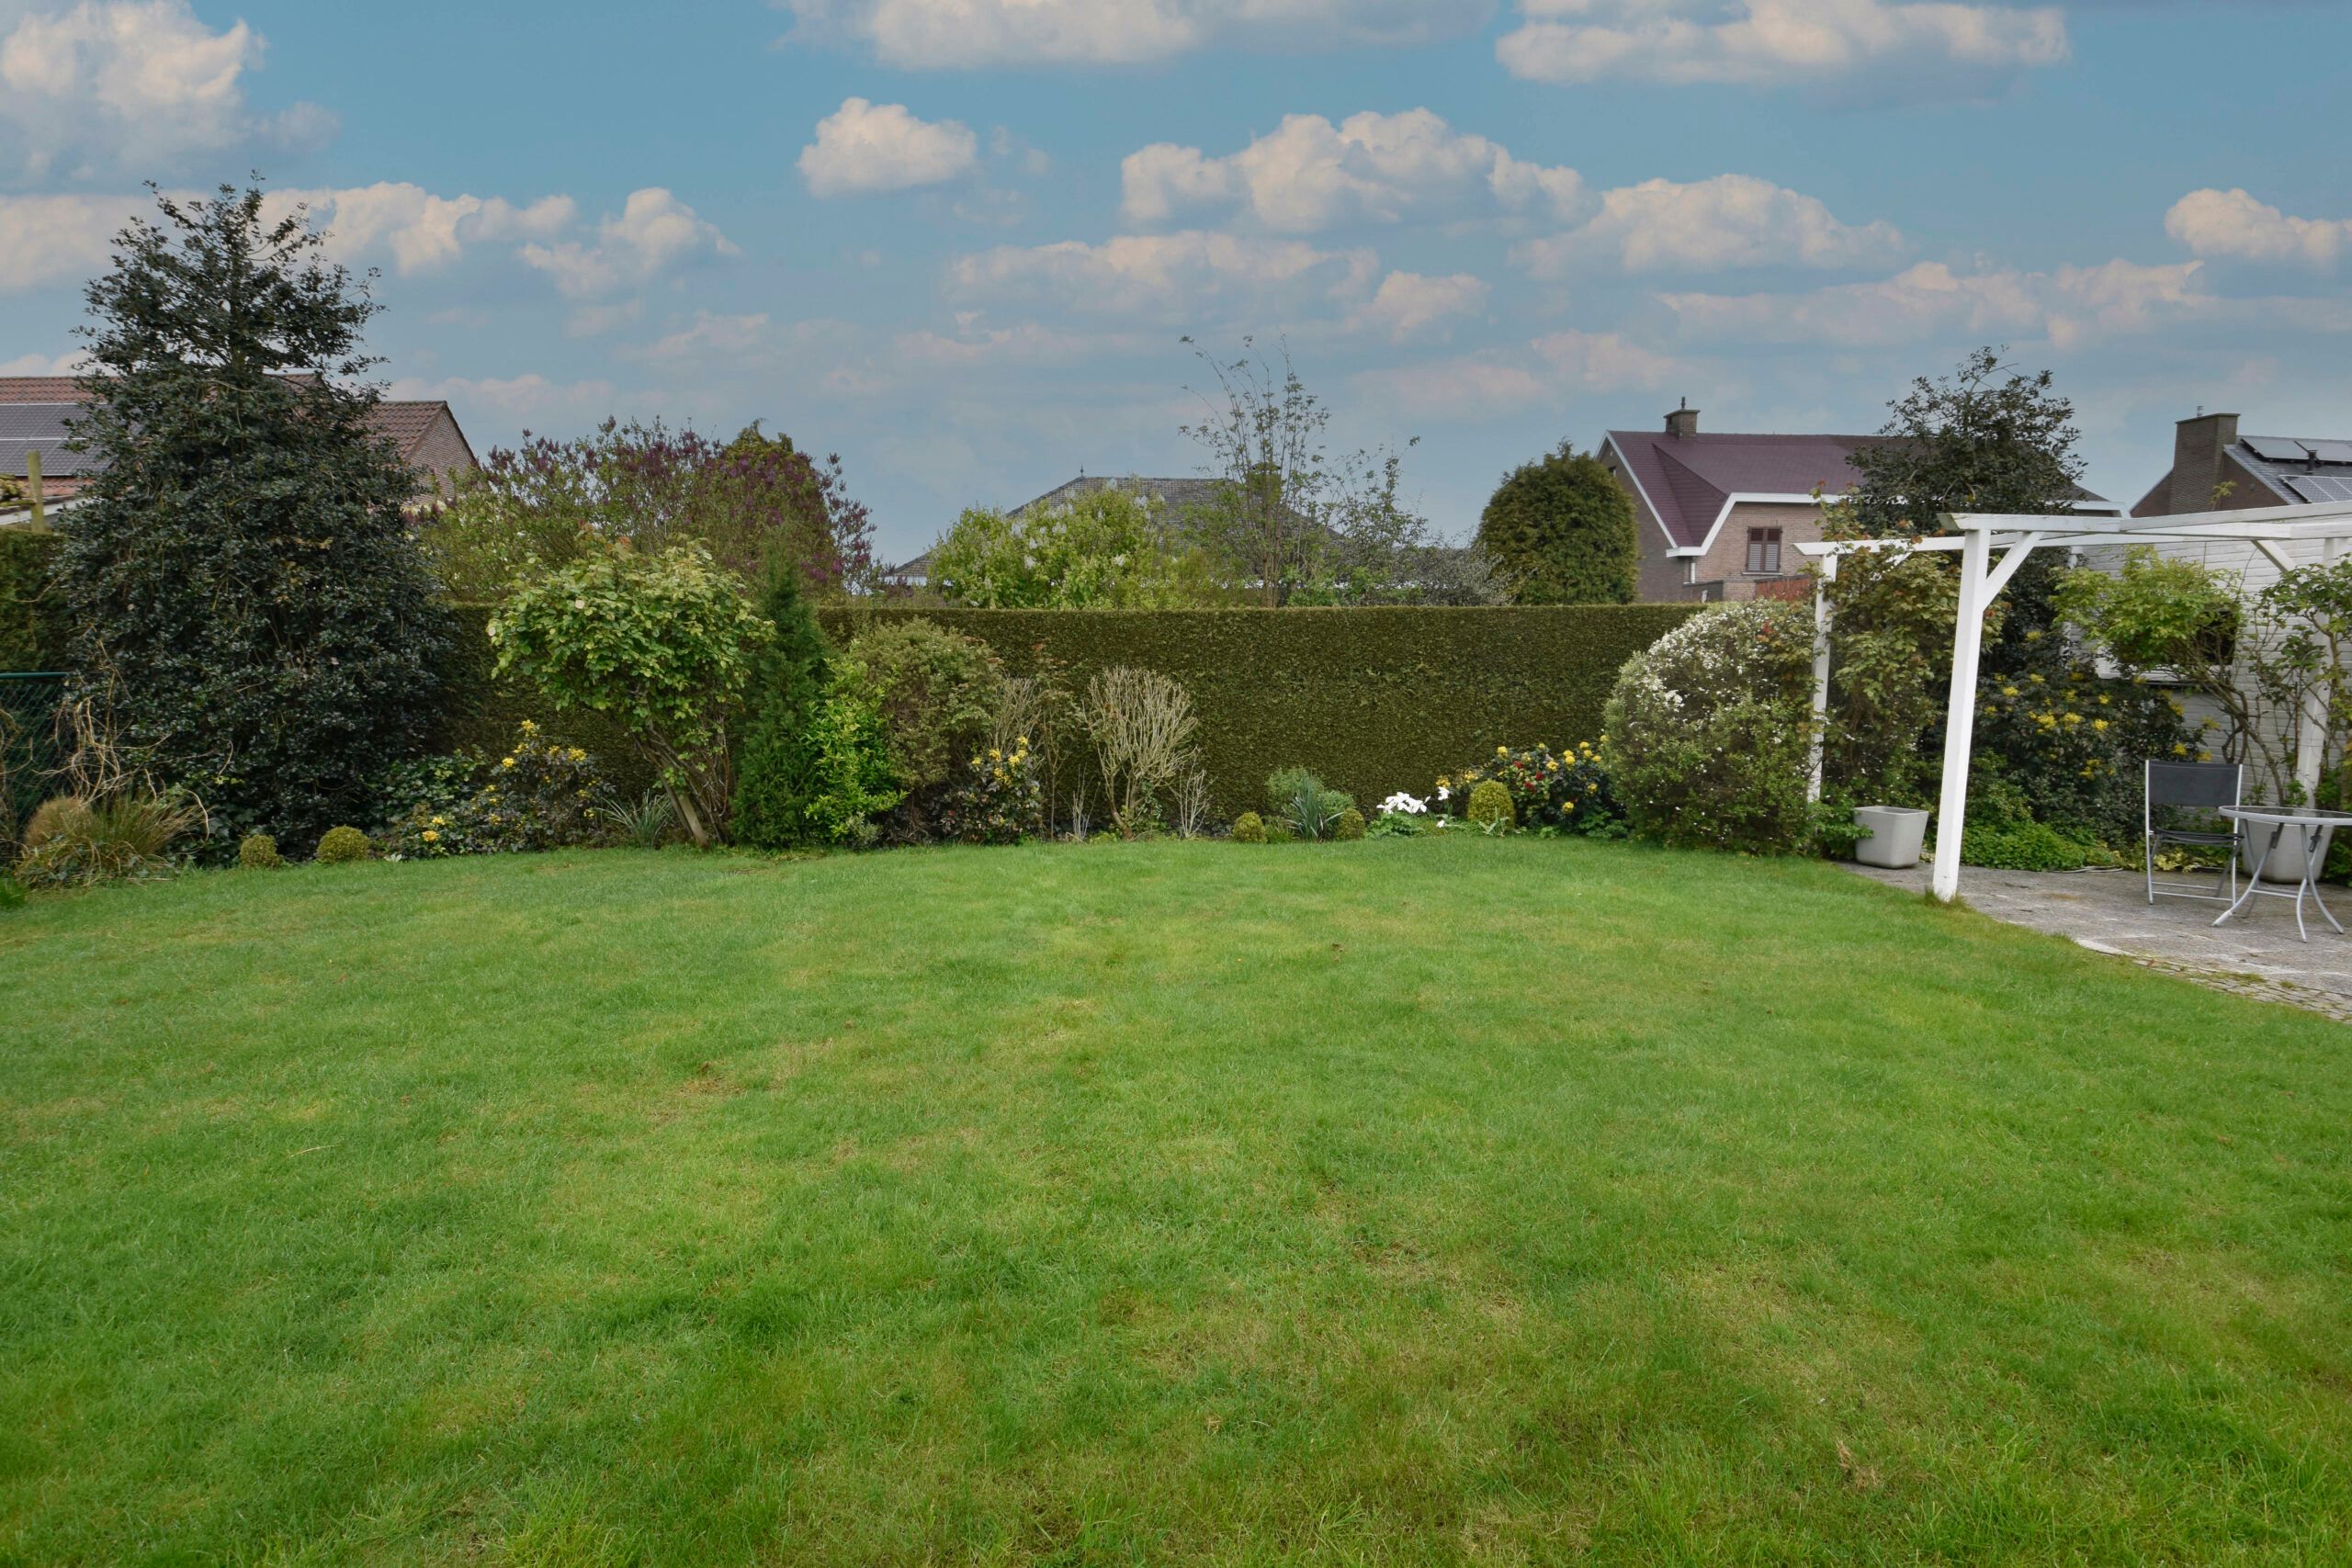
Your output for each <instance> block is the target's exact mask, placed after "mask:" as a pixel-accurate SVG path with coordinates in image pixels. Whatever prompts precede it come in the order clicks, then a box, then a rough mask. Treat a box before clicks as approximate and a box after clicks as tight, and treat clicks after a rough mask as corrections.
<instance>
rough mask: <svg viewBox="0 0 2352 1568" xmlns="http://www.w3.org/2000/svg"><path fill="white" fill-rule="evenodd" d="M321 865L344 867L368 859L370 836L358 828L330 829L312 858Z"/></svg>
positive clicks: (320, 841)
mask: <svg viewBox="0 0 2352 1568" xmlns="http://www.w3.org/2000/svg"><path fill="white" fill-rule="evenodd" d="M312 858H313V859H315V860H316V861H317V862H318V863H320V864H321V865H344V864H346V863H350V862H352V861H356V860H366V859H367V858H368V835H367V834H365V833H363V832H361V831H360V830H359V829H356V828H330V829H327V833H326V837H325V838H323V839H321V840H319V852H318V853H317V854H316V855H315V856H313V857H312Z"/></svg>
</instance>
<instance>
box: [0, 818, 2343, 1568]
mask: <svg viewBox="0 0 2352 1568" xmlns="http://www.w3.org/2000/svg"><path fill="white" fill-rule="evenodd" d="M0 1007H5V1016H0V1086H5V1104H6V1117H7V1122H6V1143H5V1150H4V1152H0V1561H5V1562H25V1563H36V1562H38V1563H51V1562H92V1563H96V1562H106V1563H119V1562H129V1563H140V1562H190V1563H198V1562H200V1563H214V1562H275V1563H295V1562H301V1563H312V1562H316V1563H328V1562H334V1563H342V1562H449V1561H452V1560H456V1561H464V1562H475V1561H479V1562H515V1563H537V1564H558V1563H563V1564H583V1563H622V1562H680V1563H697V1564H699V1563H727V1562H963V1561H967V1560H968V1561H983V1562H1129V1561H1180V1562H1181V1561H1193V1562H1220V1563H1239V1562H1431V1561H1451V1560H1465V1561H1476V1562H1555V1561H1573V1560H1577V1559H1588V1560H1591V1561H1598V1562H1628V1561H1633V1562H1645V1561H1672V1562H1682V1561H1728V1562H1768V1561H1769V1562H1780V1561H1789V1560H1809V1561H1817V1562H1915V1561H1934V1562H1984V1561H2018V1562H2145V1561H2171V1562H2215V1561H2244V1562H2343V1561H2346V1560H2352V1476H2348V1475H2347V1465H2352V1157H2347V1139H2352V1133H2347V1127H2352V1033H2348V1032H2346V1031H2345V1030H2343V1029H2341V1028H2340V1027H2338V1026H2336V1025H2335V1024H2332V1023H2329V1022H2326V1021H2323V1020H2320V1019H2317V1018H2314V1017H2309V1016H2305V1015H2302V1014H2299V1013H2293V1012H2289V1011H2285V1010H2275V1009H2271V1008H2267V1007H2265V1006H2262V1005H2260V1004H2256V1003H2253V1002H2249V1001H2245V1000H2243V999H2241V998H2234V997H2229V996H2223V995H2219V994H2216V993H2213V992H2210V991H2206V990H2202V989H2199V988H2196V987H2190V986H2188V985H2185V984H2181V983H2179V982H2177V981H2173V980H2170V979H2166V978H2163V977H2160V976H2152V975H2148V974H2144V973H2143V972H2141V971H2139V970H2137V969H2134V968H2131V967H2130V966H2128V965H2125V964H2120V963H2118V962H2116V961H2113V960H2109V959H2102V958H2098V957H2095V956H2093V955H2090V954H2087V953H2082V952H2079V951H2077V950H2075V949H2073V948H2071V947H2068V946H2066V945H2064V944H2063V943H2060V942H2053V941H2048V940H2044V939H2041V938H2037V937H2032V936H2029V935H2026V934H2024V933H2021V932H2018V931H2011V930H2008V929H2006V928H2003V927H1998V926H1996V925H1994V924H1992V923H1990V922H1989V921H1986V920H1984V919H1979V918H1977V917H1975V916H1973V915H1971V914H1968V913H1966V912H1964V911H1949V910H1940V909H1937V908H1931V907H1929V906H1928V905H1926V904H1924V903H1922V902H1919V901H1917V900H1915V899H1911V898H1907V897H1902V896H1899V895H1896V894H1894V893H1892V892H1890V891H1887V890H1885V889H1883V888H1880V887H1877V886H1870V885H1866V884H1864V883H1862V882H1860V880H1859V879H1855V878H1851V877H1849V876H1847V875H1845V874H1841V873H1839V872H1838V871H1837V870H1835V869H1834V868H1828V867H1824V866H1820V865H1815V864H1805V863H1785V864H1781V863H1758V862H1752V861H1741V860H1736V859H1730V858H1702V857H1691V856H1680V855H1674V854H1668V853H1663V852H1651V851H1645V850H1642V849H1638V848H1629V847H1622V846H1605V845H1589V844H1583V843H1574V842H1571V843H1559V842H1538V841H1532V840H1516V841H1505V842H1495V841H1489V840H1483V839H1465V840H1455V841H1449V842H1429V841H1421V842H1374V843H1366V844H1358V845H1348V846H1296V847H1290V848H1278V849H1265V850H1245V849H1240V848H1237V847H1233V846H1227V845H1211V844H1162V845H1153V846H1143V847H1132V848H1119V847H1110V848H1088V849H1072V848H1040V849H1024V850H1018V851H1001V850H1000V851H939V852H908V853H899V854H890V855H877V856H869V857H864V858H854V859H850V858H842V859H832V860H826V861H821V862H804V863H765V862H759V861H752V860H743V859H732V858H726V857H712V858H696V857H694V856H690V855H685V854H676V853H673V854H663V855H644V854H632V853H626V852H604V853H580V854H567V855H557V856H548V857H543V858H515V859H506V860H499V861H473V862H464V863H440V864H427V865H420V864H410V865H370V866H361V867H351V868H343V869H338V870H328V869H306V870H298V871H288V872H283V873H276V874H263V873H250V874H202V875H195V876H190V877H188V878H187V879H185V880H184V881H182V882H180V883H177V884H175V885H172V886H163V887H153V888H145V889H131V890H122V891H114V892H106V893H100V894H96V895H91V896H87V897H76V898H70V899H55V900H39V901H36V902H35V903H34V904H32V905H31V906H29V907H28V908H25V909H22V910H18V911H16V912H14V913H0Z"/></svg>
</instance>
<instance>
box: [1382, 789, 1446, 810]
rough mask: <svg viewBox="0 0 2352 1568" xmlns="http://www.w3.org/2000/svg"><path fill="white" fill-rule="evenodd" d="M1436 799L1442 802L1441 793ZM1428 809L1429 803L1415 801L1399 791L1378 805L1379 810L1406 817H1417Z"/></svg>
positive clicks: (1442, 796)
mask: <svg viewBox="0 0 2352 1568" xmlns="http://www.w3.org/2000/svg"><path fill="white" fill-rule="evenodd" d="M1438 798H1439V799H1440V800H1442V799H1444V798H1445V796H1444V795H1443V794H1442V793H1441V794H1440V795H1439V796H1438ZM1429 808H1430V803H1429V802H1428V801H1426V800H1416V799H1414V798H1413V797H1412V796H1411V795H1407V794H1406V793H1405V792H1404V791H1403V790H1401V789H1400V790H1398V791H1397V793H1396V794H1395V795H1390V796H1389V797H1388V798H1387V799H1386V800H1384V801H1382V802H1381V803H1380V809H1381V810H1383V811H1394V812H1397V813H1398V814H1399V815H1402V816H1406V817H1419V816H1420V815H1422V814H1423V813H1424V812H1426V811H1428V810H1429Z"/></svg>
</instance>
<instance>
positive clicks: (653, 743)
mask: <svg viewBox="0 0 2352 1568" xmlns="http://www.w3.org/2000/svg"><path fill="white" fill-rule="evenodd" d="M773 637H775V627H774V626H771V625H770V624H769V623H768V621H767V620H766V619H765V618H764V617H763V616H762V615H760V614H759V613H758V612H757V611H755V610H753V609H752V607H751V605H750V604H746V603H745V602H744V593H743V585H742V583H741V581H739V580H737V578H736V577H735V576H734V574H733V573H731V572H728V571H724V570H720V569H719V568H718V567H716V566H714V565H712V564H711V559H710V556H709V554H708V552H707V551H706V550H705V549H704V548H703V547H702V546H701V545H700V544H699V543H694V542H689V543H686V544H682V545H673V546H671V547H669V548H667V549H665V550H663V551H662V552H661V553H660V554H658V555H645V554H642V553H640V552H639V551H638V550H636V549H634V548H632V547H630V546H629V544H628V541H627V540H621V541H618V542H616V543H615V544H614V545H612V546H610V547H606V548H604V549H601V550H598V551H597V552H596V553H595V554H594V555H590V556H583V557H581V558H578V559H576V560H574V561H572V562H571V563H570V564H569V565H566V566H560V567H557V568H555V569H554V570H550V571H547V572H544V573H542V574H540V575H539V576H537V577H535V578H533V579H531V580H530V581H527V582H526V583H524V584H523V586H521V587H520V588H518V589H516V590H515V593H514V595H513V596H512V597H511V598H509V599H508V601H507V602H506V604H505V605H504V606H503V608H502V609H501V610H500V611H499V613H498V614H497V615H495V616H494V617H492V620H491V623H490V640H491V643H492V646H493V647H494V648H496V649H498V673H500V674H501V675H520V676H524V677H526V678H528V679H529V680H531V681H534V682H537V685H538V687H539V689H540V690H541V691H542V692H544V693H545V694H547V697H548V701H549V702H551V703H553V704H554V705H555V706H556V708H557V709H558V710H559V711H569V710H573V709H580V708H586V709H590V710H592V711H594V712H596V713H601V714H605V715H606V716H609V717H610V718H612V719H613V720H614V721H615V722H616V723H617V724H619V725H620V726H621V728H623V729H624V730H626V731H627V732H628V738H629V742H630V744H631V745H632V746H634V747H635V748H636V749H637V751H638V753H639V755H640V756H641V757H643V758H644V759H645V760H646V761H648V762H649V763H650V764H651V765H652V767H653V768H654V770H655V773H657V775H658V776H659V777H660V779H661V781H662V787H664V788H665V789H667V790H668V791H669V792H670V798H671V800H672V801H673V803H674V804H675V805H676V807H677V808H678V820H679V821H680V822H682V823H684V825H685V829H686V832H687V835H688V836H689V837H691V838H692V839H693V840H694V841H695V843H696V844H698V845H701V846H703V847H706V848H707V847H708V846H709V845H711V844H713V843H716V842H718V841H719V840H722V839H724V838H725V837H726V834H727V827H728V813H729V807H731V805H732V803H733V797H734V771H733V766H732V763H731V761H730V758H729V750H728V731H729V728H730V726H731V725H732V724H733V723H734V721H735V719H736V717H737V716H739V715H740V714H741V710H742V706H743V699H744V697H745V694H747V693H748V691H749V690H750V687H751V683H752V671H753V669H754V667H755V665H756V662H757V660H758V657H759V654H760V651H761V649H764V648H765V647H767V645H768V643H769V641H770V640H771V639H772V638H773Z"/></svg>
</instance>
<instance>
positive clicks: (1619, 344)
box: [1356, 332, 1695, 420]
mask: <svg viewBox="0 0 2352 1568" xmlns="http://www.w3.org/2000/svg"><path fill="white" fill-rule="evenodd" d="M1693 374H1695V372H1692V371H1691V369H1690V367H1688V365H1687V364H1686V362H1684V361H1682V360H1680V359H1677V358H1676V357H1674V356H1673V355H1668V354H1661V353H1659V352H1657V350H1655V349H1650V348H1645V347H1644V346H1642V345H1641V344H1637V343H1635V342H1634V341H1633V340H1632V339H1630V338H1627V337H1625V336H1623V335H1622V334H1621V333H1586V332H1556V333H1545V334H1544V335H1543V336H1541V337H1536V338H1532V339H1530V340H1528V341H1527V342H1526V343H1525V344H1520V345H1516V346H1513V347H1510V348H1503V349H1496V350H1491V351H1485V352H1480V353H1476V354H1464V355H1456V356H1455V357H1453V358H1452V359H1444V360H1440V361H1437V362H1436V363H1434V364H1425V365H1399V366H1393V367H1385V368H1383V369H1379V370H1370V371H1366V372H1364V373H1363V374H1362V375H1360V376H1358V377H1357V378H1356V386H1357V388H1358V389H1359V390H1361V391H1363V393H1365V394H1367V395H1368V396H1370V397H1372V398H1374V399H1376V400H1379V401H1380V402H1381V403H1383V404H1384V405H1385V406H1389V407H1393V408H1395V409H1397V410H1399V411H1400V412H1408V413H1414V414H1419V415H1421V416H1423V417H1426V418H1430V419H1449V420H1473V419H1486V418H1490V417H1493V416H1496V415H1506V414H1512V413H1517V412H1521V411H1523V410H1525V409H1528V408H1530V407H1543V408H1551V407H1556V406H1558V405H1560V404H1561V403H1563V402H1565V401H1566V400H1568V399H1570V398H1572V397H1575V396H1577V395H1579V394H1584V393H1592V392H1623V391H1639V390H1655V389H1657V388H1659V387H1662V386H1665V385H1667V384H1668V382H1670V381H1672V380H1674V379H1676V378H1688V377H1690V376H1691V375H1693Z"/></svg>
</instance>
